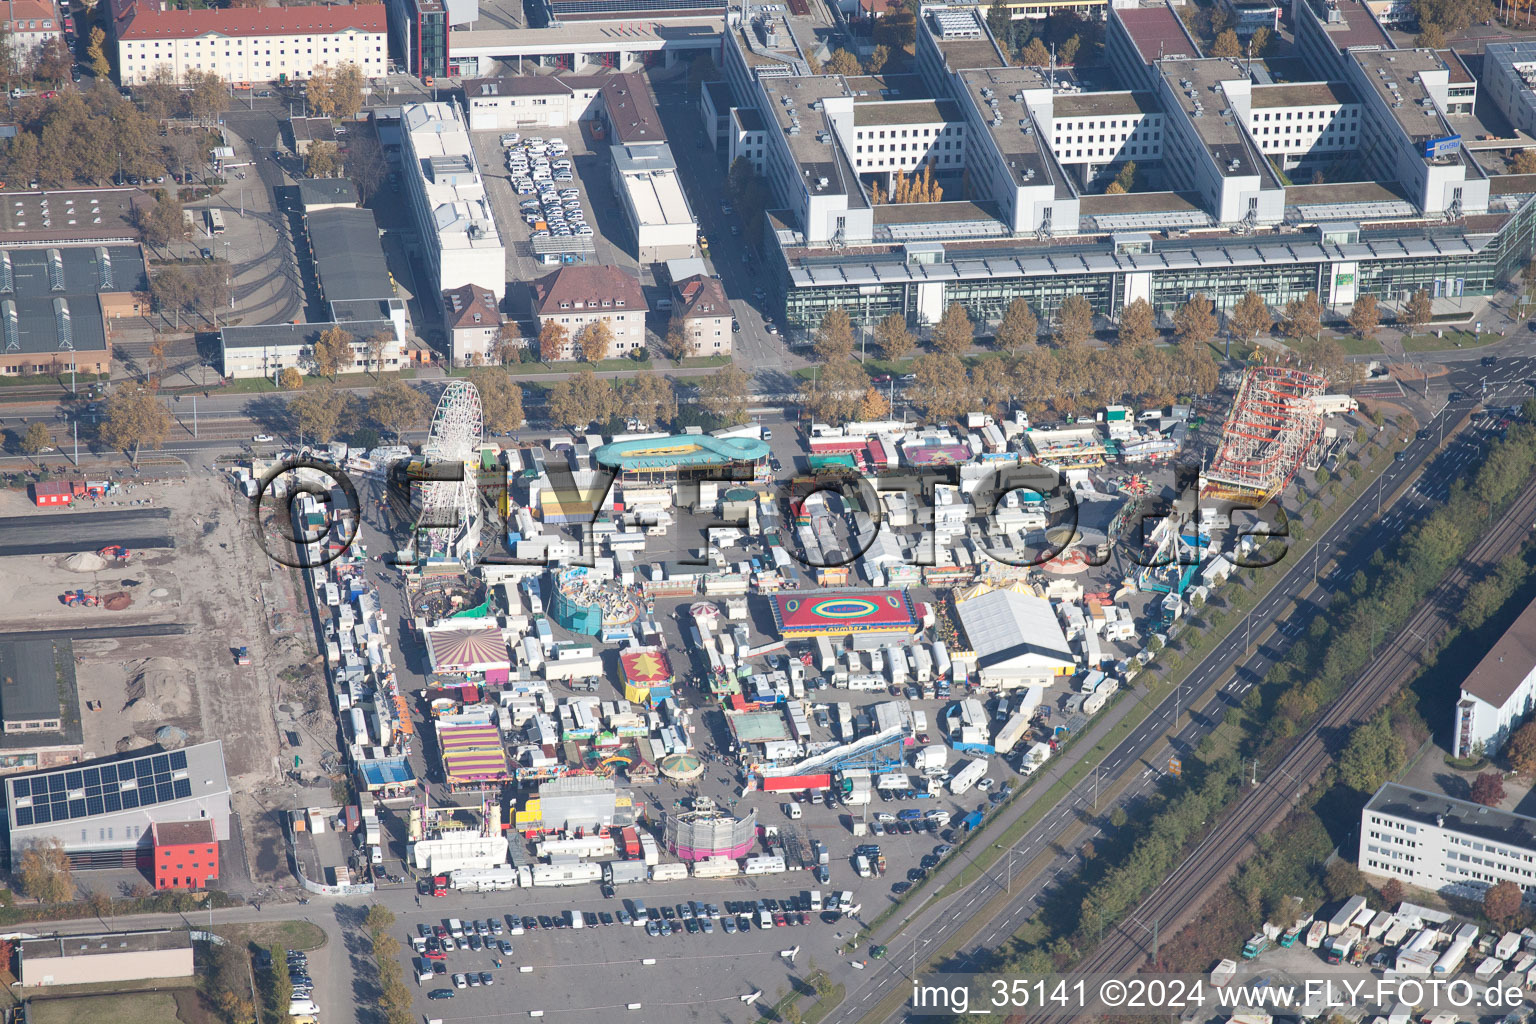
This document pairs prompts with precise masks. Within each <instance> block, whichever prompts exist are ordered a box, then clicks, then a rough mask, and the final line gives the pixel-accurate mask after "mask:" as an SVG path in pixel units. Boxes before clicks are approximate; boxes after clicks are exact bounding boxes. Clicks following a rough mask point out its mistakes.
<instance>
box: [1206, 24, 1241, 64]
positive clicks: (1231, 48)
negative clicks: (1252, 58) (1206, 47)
mask: <svg viewBox="0 0 1536 1024" xmlns="http://www.w3.org/2000/svg"><path fill="white" fill-rule="evenodd" d="M1242 55H1243V44H1242V43H1240V42H1238V40H1237V33H1236V32H1234V31H1233V30H1232V29H1230V28H1229V29H1226V30H1225V31H1223V32H1222V33H1221V34H1219V35H1218V36H1217V37H1216V40H1215V41H1214V42H1213V43H1211V56H1212V57H1228V58H1231V57H1241V56H1242Z"/></svg>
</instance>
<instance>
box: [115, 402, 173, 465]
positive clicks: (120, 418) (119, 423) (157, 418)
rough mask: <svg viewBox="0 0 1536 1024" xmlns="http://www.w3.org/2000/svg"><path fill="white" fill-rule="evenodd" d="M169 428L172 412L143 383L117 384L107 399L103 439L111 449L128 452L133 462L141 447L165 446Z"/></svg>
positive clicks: (136, 459) (136, 458) (137, 456)
mask: <svg viewBox="0 0 1536 1024" xmlns="http://www.w3.org/2000/svg"><path fill="white" fill-rule="evenodd" d="M170 429H171V414H170V413H168V412H166V411H165V406H164V405H162V404H161V403H160V399H159V398H157V397H156V396H155V393H154V392H153V391H152V390H150V389H149V388H147V387H145V386H144V385H142V384H137V383H133V382H125V383H121V384H118V385H117V387H116V388H114V389H113V391H112V394H111V395H110V396H109V397H108V398H107V411H106V416H105V417H104V418H103V419H102V421H101V440H102V441H103V442H104V443H106V444H107V445H108V446H110V447H112V448H116V449H119V450H121V451H124V452H129V453H130V455H131V457H132V459H133V461H134V462H137V461H138V458H139V449H140V448H144V447H148V448H159V447H160V446H161V445H163V444H164V443H165V435H166V434H167V433H168V432H169V431H170Z"/></svg>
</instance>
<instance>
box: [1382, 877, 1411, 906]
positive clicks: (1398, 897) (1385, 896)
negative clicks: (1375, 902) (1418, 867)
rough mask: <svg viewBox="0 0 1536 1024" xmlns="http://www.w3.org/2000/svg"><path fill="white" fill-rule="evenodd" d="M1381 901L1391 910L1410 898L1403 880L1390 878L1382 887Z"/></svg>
mask: <svg viewBox="0 0 1536 1024" xmlns="http://www.w3.org/2000/svg"><path fill="white" fill-rule="evenodd" d="M1380 891H1381V901H1382V902H1383V903H1385V904H1386V905H1387V906H1388V907H1389V908H1391V907H1395V906H1397V905H1398V904H1399V903H1401V902H1403V900H1405V899H1407V898H1408V887H1407V886H1405V885H1404V884H1403V883H1402V881H1401V880H1399V879H1396V878H1389V879H1387V881H1386V884H1384V885H1383V886H1382V887H1381V890H1380Z"/></svg>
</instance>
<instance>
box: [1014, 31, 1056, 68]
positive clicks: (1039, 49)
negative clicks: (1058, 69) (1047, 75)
mask: <svg viewBox="0 0 1536 1024" xmlns="http://www.w3.org/2000/svg"><path fill="white" fill-rule="evenodd" d="M1019 63H1020V64H1023V65H1024V66H1025V67H1027V68H1043V67H1046V66H1048V65H1049V64H1050V63H1051V51H1050V50H1048V49H1046V48H1045V44H1044V43H1042V42H1041V41H1040V40H1039V38H1038V37H1037V38H1034V39H1031V40H1030V41H1029V43H1028V45H1026V46H1025V47H1024V50H1023V52H1021V53H1020V54H1019Z"/></svg>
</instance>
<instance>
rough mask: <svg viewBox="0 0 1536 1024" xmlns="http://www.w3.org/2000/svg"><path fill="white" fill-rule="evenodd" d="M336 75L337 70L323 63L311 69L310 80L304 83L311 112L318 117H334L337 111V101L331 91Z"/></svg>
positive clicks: (305, 95) (305, 94) (305, 97)
mask: <svg viewBox="0 0 1536 1024" xmlns="http://www.w3.org/2000/svg"><path fill="white" fill-rule="evenodd" d="M335 76H336V72H335V71H334V70H332V69H331V68H330V67H329V66H327V65H321V66H319V67H316V68H314V69H313V70H311V71H310V74H309V80H308V81H307V82H305V83H304V99H305V100H306V101H307V102H308V104H309V110H310V113H311V114H313V115H314V116H316V117H333V116H334V115H335V113H336V101H335V99H334V97H333V95H332V91H331V83H332V81H333V80H334V79H335Z"/></svg>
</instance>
